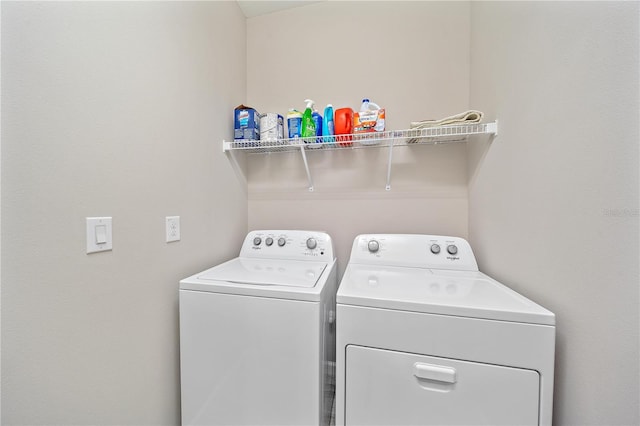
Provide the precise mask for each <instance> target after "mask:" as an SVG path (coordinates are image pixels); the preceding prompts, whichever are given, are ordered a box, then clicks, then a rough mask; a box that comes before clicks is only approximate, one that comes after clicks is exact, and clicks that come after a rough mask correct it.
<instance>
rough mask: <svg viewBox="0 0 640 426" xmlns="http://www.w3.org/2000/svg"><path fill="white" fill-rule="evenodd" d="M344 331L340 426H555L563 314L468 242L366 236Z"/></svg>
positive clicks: (347, 285) (346, 300) (340, 320)
mask: <svg viewBox="0 0 640 426" xmlns="http://www.w3.org/2000/svg"><path fill="white" fill-rule="evenodd" d="M336 321H337V348H336V349H337V355H336V414H335V415H336V425H350V426H351V425H418V424H419V425H492V426H495V425H509V426H513V425H519V426H524V425H551V416H552V402H553V371H554V353H555V316H554V314H553V313H551V312H549V311H548V310H546V309H544V308H543V307H541V306H539V305H537V304H535V303H534V302H532V301H530V300H529V299H527V298H525V297H523V296H522V295H520V294H518V293H516V292H514V291H513V290H511V289H509V288H508V287H506V286H504V285H502V284H500V283H499V282H497V281H495V280H493V279H492V278H490V277H488V276H487V275H485V274H483V273H481V272H479V271H478V267H477V264H476V260H475V257H474V255H473V252H472V251H471V247H470V246H469V244H468V243H467V242H466V241H465V240H463V239H461V238H455V237H445V236H432V235H389V234H376V235H360V236H358V237H356V239H355V241H354V242H353V247H352V251H351V259H350V261H349V264H348V266H347V268H346V270H345V273H344V276H343V278H342V281H341V283H340V287H339V289H338V293H337V318H336Z"/></svg>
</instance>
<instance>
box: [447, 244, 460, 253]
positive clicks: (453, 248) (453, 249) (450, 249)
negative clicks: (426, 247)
mask: <svg viewBox="0 0 640 426" xmlns="http://www.w3.org/2000/svg"><path fill="white" fill-rule="evenodd" d="M447 251H448V252H449V254H457V253H458V247H456V246H454V245H453V244H451V245H450V246H447Z"/></svg>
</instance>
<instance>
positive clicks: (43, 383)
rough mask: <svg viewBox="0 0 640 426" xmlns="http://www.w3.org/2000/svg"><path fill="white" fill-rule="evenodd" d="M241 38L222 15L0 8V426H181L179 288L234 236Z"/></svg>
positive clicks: (223, 7) (183, 6) (233, 244)
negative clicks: (102, 236)
mask: <svg viewBox="0 0 640 426" xmlns="http://www.w3.org/2000/svg"><path fill="white" fill-rule="evenodd" d="M245 39H246V32H245V19H244V16H243V15H242V14H241V12H240V10H239V8H238V6H237V5H236V4H235V2H195V3H186V2H112V3H110V2H66V3H62V2H55V3H54V2H44V3H42V2H41V3H35V2H16V3H12V2H3V4H2V248H3V250H2V266H3V270H2V423H3V424H131V425H134V424H135V425H142V424H177V423H179V418H180V417H179V416H180V411H179V358H178V356H179V355H178V354H179V352H178V307H177V295H178V280H179V279H180V278H183V277H185V276H187V275H190V274H192V273H194V272H196V271H198V270H202V269H204V268H205V267H207V266H211V265H213V264H215V263H217V262H219V261H221V260H224V259H228V258H230V257H232V256H233V255H235V254H236V253H237V251H238V249H239V244H240V242H241V240H242V237H243V236H244V234H245V232H246V222H247V203H246V192H245V191H246V189H245V188H244V187H242V186H241V185H240V184H239V183H238V181H237V180H236V178H235V175H234V173H233V171H232V170H231V167H230V165H229V162H228V161H227V159H226V158H225V157H224V155H223V154H222V152H221V150H220V142H219V141H220V140H222V139H224V138H229V137H230V136H231V134H232V127H231V126H232V124H231V119H230V117H231V111H232V109H233V107H234V106H235V105H237V104H239V103H241V102H243V101H244V100H245V90H246V88H245V69H246V43H245ZM168 215H179V216H180V217H181V225H182V240H181V241H180V242H176V243H171V244H167V243H165V240H164V218H165V216H168ZM87 216H112V217H113V247H114V248H113V251H112V252H107V253H100V254H91V255H87V254H85V217H87Z"/></svg>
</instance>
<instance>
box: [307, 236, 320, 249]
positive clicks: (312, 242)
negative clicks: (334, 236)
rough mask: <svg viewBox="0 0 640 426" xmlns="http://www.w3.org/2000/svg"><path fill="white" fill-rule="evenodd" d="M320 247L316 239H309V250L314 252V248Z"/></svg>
mask: <svg viewBox="0 0 640 426" xmlns="http://www.w3.org/2000/svg"><path fill="white" fill-rule="evenodd" d="M317 246H318V243H317V242H316V239H315V238H309V239H307V248H308V249H309V250H313V249H314V248H316V247H317Z"/></svg>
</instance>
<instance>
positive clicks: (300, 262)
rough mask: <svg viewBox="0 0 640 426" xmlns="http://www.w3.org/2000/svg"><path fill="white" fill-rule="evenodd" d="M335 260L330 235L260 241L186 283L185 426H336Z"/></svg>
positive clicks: (272, 236)
mask: <svg viewBox="0 0 640 426" xmlns="http://www.w3.org/2000/svg"><path fill="white" fill-rule="evenodd" d="M336 287H337V279H336V260H335V258H334V251H333V244H332V241H331V238H330V237H329V235H327V234H326V233H322V232H312V231H281V230H274V231H253V232H250V233H249V234H248V235H247V237H246V238H245V240H244V243H243V245H242V249H241V251H240V255H239V257H237V258H235V259H232V260H230V261H228V262H226V263H223V264H220V265H218V266H215V267H213V268H211V269H208V270H206V271H203V272H200V273H198V274H195V275H193V276H191V277H189V278H186V279H184V280H182V281H180V291H179V293H180V297H179V299H180V302H179V303H180V374H181V391H182V394H181V400H182V424H183V425H319V424H328V422H329V418H330V412H331V403H332V399H333V392H332V390H333V386H334V382H333V380H334V379H333V377H331V374H332V371H333V369H332V368H331V367H332V366H333V365H334V362H335V331H334V326H333V324H332V323H333V318H334V316H335V292H336Z"/></svg>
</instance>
